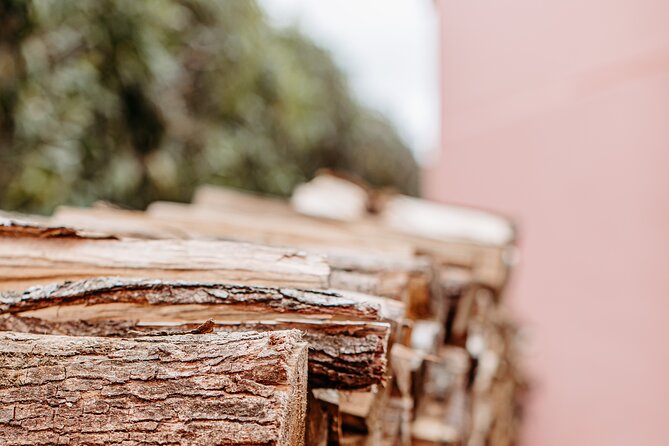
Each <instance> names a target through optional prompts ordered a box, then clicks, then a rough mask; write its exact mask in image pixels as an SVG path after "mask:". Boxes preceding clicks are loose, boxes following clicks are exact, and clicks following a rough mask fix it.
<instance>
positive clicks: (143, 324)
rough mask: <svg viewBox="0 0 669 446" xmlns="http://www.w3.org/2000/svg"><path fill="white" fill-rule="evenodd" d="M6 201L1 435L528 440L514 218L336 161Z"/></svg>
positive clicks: (16, 440) (29, 438)
mask: <svg viewBox="0 0 669 446" xmlns="http://www.w3.org/2000/svg"><path fill="white" fill-rule="evenodd" d="M4 216H5V217H6V218H4V219H2V220H0V337H1V339H0V368H2V369H3V372H2V378H0V399H1V400H2V402H3V405H2V408H0V440H1V442H2V444H8V445H14V444H16V445H18V444H26V445H33V444H34V445H37V444H87V445H97V444H100V445H102V444H118V445H121V444H123V445H131V444H146V445H163V444H186V445H205V444H207V445H210V444H221V445H223V444H245V445H251V444H253V445H256V444H266V445H299V444H306V445H314V446H322V445H323V446H324V445H373V446H375V445H387V446H405V445H461V446H479V445H481V446H483V445H494V446H497V445H499V446H506V445H514V444H516V442H517V435H518V429H519V423H520V421H521V415H522V414H521V403H522V396H523V393H524V391H525V387H526V384H525V380H524V376H523V374H522V370H521V369H520V365H519V361H520V358H519V351H518V329H517V327H516V325H515V323H514V320H513V318H512V317H511V315H510V313H509V310H508V309H507V307H506V306H505V304H504V290H505V285H506V283H507V280H508V277H509V274H510V271H511V268H512V266H513V263H514V261H515V258H516V248H515V246H514V241H515V232H514V228H513V226H512V225H511V224H510V223H509V222H508V221H507V220H505V219H504V218H501V217H499V216H496V215H493V214H490V213H486V212H483V211H479V210H474V209H468V208H463V207H454V206H446V205H438V204H434V203H429V202H427V201H424V200H419V199H415V198H410V197H404V196H397V195H393V194H390V193H386V192H382V191H375V190H371V189H369V188H367V187H366V186H365V185H361V184H357V183H356V182H354V181H350V180H348V179H346V178H342V177H340V176H337V175H333V174H328V173H326V174H323V175H321V176H318V177H316V178H315V179H314V180H313V181H311V182H310V183H306V184H304V185H302V186H300V187H299V188H298V189H297V190H296V191H295V193H294V195H293V198H292V200H291V201H290V202H287V201H281V200H277V199H271V198H267V197H260V196H256V195H253V194H250V193H245V192H239V191H233V190H226V189H221V188H216V187H202V188H200V189H199V190H198V192H197V194H196V195H195V197H194V200H193V203H192V204H178V203H164V202H157V203H154V204H152V205H151V206H150V207H149V208H148V209H147V211H145V212H139V211H128V210H120V209H115V208H113V207H110V206H108V205H98V206H94V207H93V208H71V207H62V208H59V209H58V210H57V211H56V212H55V213H54V215H53V216H52V217H50V218H48V219H45V218H38V217H35V218H32V217H30V216H21V218H20V219H17V218H13V217H12V215H11V214H6V213H5V214H4Z"/></svg>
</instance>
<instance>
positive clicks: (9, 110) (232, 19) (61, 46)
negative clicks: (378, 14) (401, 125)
mask: <svg viewBox="0 0 669 446" xmlns="http://www.w3.org/2000/svg"><path fill="white" fill-rule="evenodd" d="M0 163H2V164H1V165H0V167H1V168H0V188H1V189H0V206H1V207H3V208H5V209H20V210H26V211H33V212H35V211H37V212H49V211H50V210H52V208H53V207H54V206H55V205H57V204H60V203H70V204H76V205H85V204H89V203H91V202H92V201H94V200H99V199H105V200H110V201H113V202H116V203H120V204H124V205H127V206H130V207H138V208H139V207H143V206H145V205H146V204H147V203H149V202H150V201H152V200H156V199H169V200H188V199H189V198H190V196H191V194H192V191H193V188H194V187H195V186H196V185H197V184H200V183H204V182H207V183H213V184H223V185H229V186H234V187H239V188H245V189H251V190H256V191H260V192H266V193H272V194H278V195H286V194H289V193H290V192H291V190H292V188H293V187H294V186H295V185H296V184H297V183H299V182H301V181H304V180H306V179H308V178H309V177H310V176H312V175H313V173H314V171H315V170H316V169H318V168H320V167H330V168H335V169H339V170H343V171H347V172H350V173H353V174H356V175H359V176H360V177H362V178H363V179H366V180H367V181H369V182H371V183H372V184H374V185H377V186H392V187H395V188H397V189H399V190H401V191H404V192H407V193H413V194H415V193H416V192H417V185H418V169H417V167H416V163H415V161H414V159H413V157H412V155H411V153H410V151H409V150H408V149H407V148H406V146H405V145H404V144H403V142H402V141H401V139H400V138H399V137H398V136H397V134H396V132H395V131H394V129H393V128H392V127H391V126H390V125H389V123H388V122H387V120H385V119H384V118H383V117H381V116H379V115H378V114H376V113H374V112H372V111H370V110H367V109H365V108H364V107H362V106H360V105H359V104H358V103H357V102H356V101H355V100H354V99H353V98H352V96H351V94H350V92H349V89H348V86H347V85H346V81H345V78H344V77H343V76H342V74H341V72H340V71H339V69H338V68H337V67H336V66H335V64H334V63H333V61H332V58H331V57H330V55H329V54H328V53H327V51H325V50H323V49H321V48H319V47H317V46H315V45H314V44H313V43H311V42H310V41H309V40H308V39H306V38H305V37H304V36H302V35H301V34H300V33H298V32H297V31H296V30H294V29H276V28H274V27H272V26H270V25H268V23H267V21H266V19H265V17H264V16H263V14H262V12H261V10H260V9H259V8H258V6H257V5H256V4H255V2H253V1H241V0H240V1H221V2H212V1H208V0H144V1H136V0H98V1H80V0H33V1H29V0H3V1H2V2H0Z"/></svg>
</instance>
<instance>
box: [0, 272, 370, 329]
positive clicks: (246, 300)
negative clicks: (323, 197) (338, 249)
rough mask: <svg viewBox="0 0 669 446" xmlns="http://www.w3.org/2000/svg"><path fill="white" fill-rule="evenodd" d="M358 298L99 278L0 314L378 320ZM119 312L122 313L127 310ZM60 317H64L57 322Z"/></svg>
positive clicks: (1, 306)
mask: <svg viewBox="0 0 669 446" xmlns="http://www.w3.org/2000/svg"><path fill="white" fill-rule="evenodd" d="M352 296H355V297H352ZM358 296H359V295H357V294H356V295H348V296H344V295H342V294H341V293H336V292H332V291H319V290H314V291H306V290H298V289H294V288H273V287H263V286H247V285H227V284H211V283H203V282H182V281H168V280H155V279H153V280H150V279H126V278H121V277H101V278H96V279H89V280H80V281H73V282H70V281H66V282H56V283H52V284H48V285H44V286H35V287H31V288H28V289H26V290H25V291H9V292H4V293H0V312H1V313H19V312H26V311H35V310H39V309H44V308H53V307H61V310H63V308H62V307H63V306H66V305H77V304H83V305H85V306H87V307H92V306H93V305H102V304H112V303H125V304H137V305H142V306H165V305H168V306H174V305H201V306H205V307H207V306H214V308H215V307H227V308H229V309H230V310H227V311H236V312H238V313H241V312H263V313H265V314H268V313H279V314H284V313H292V314H304V315H328V316H330V317H334V316H340V317H343V318H346V319H354V320H355V319H361V320H380V319H381V314H382V310H381V308H380V306H379V305H375V302H378V301H379V300H378V299H374V298H373V297H370V300H365V299H364V298H358ZM122 308H125V309H127V307H122ZM142 310H144V311H145V312H148V311H150V310H151V309H150V308H149V307H144V308H142ZM177 310H178V311H177V312H178V313H179V314H178V315H176V316H175V317H177V318H179V319H182V320H183V319H185V320H188V319H187V316H186V315H184V314H183V309H182V308H178V309H177ZM140 314H141V313H140ZM80 315H82V313H80ZM122 315H123V314H122ZM124 315H125V316H127V315H128V314H127V313H125V314H124ZM64 317H65V316H64V313H63V316H62V317H61V319H62V318H64ZM103 317H104V316H103ZM81 318H82V317H75V318H74V319H81Z"/></svg>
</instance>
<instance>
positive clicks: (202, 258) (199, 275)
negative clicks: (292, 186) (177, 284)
mask: <svg viewBox="0 0 669 446" xmlns="http://www.w3.org/2000/svg"><path fill="white" fill-rule="evenodd" d="M41 229H44V228H41ZM24 233H25V231H24V230H23V229H22V228H21V227H19V226H14V227H10V230H6V231H4V232H3V234H2V235H0V290H11V289H25V288H27V287H28V286H31V285H35V284H39V283H49V282H54V281H60V280H76V279H84V278H89V277H99V276H124V277H150V278H165V279H185V280H205V281H211V282H234V283H242V284H254V285H263V284H264V285H274V286H277V285H278V286H288V287H295V288H308V289H322V288H327V287H328V286H329V275H330V268H329V267H328V265H327V263H326V262H325V260H324V258H323V257H322V256H320V255H315V254H308V253H305V252H303V251H299V250H296V249H290V248H277V247H268V246H261V245H251V244H246V243H235V242H224V241H200V240H127V239H123V240H109V239H96V238H90V237H84V236H81V235H78V236H67V237H62V236H60V235H58V236H55V237H47V238H44V237H34V236H28V237H26V236H23V234H24Z"/></svg>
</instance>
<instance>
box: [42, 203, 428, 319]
mask: <svg viewBox="0 0 669 446" xmlns="http://www.w3.org/2000/svg"><path fill="white" fill-rule="evenodd" d="M153 214H155V215H156V217H154V216H152V215H153ZM298 217H299V216H298ZM240 220H241V221H240ZM51 222H52V224H58V225H68V226H70V227H76V228H81V229H84V230H87V231H95V232H100V233H109V234H114V235H117V236H124V237H139V238H145V239H166V238H172V239H194V240H198V239H199V240H202V239H212V238H213V239H222V240H235V241H240V242H251V243H267V244H270V245H276V246H279V245H291V246H296V247H299V248H304V249H305V250H309V251H312V252H314V253H324V254H326V256H327V263H328V265H329V266H330V268H331V271H332V272H331V274H330V286H331V287H332V288H338V289H344V290H351V291H359V292H362V293H367V294H374V295H378V296H385V297H390V298H393V299H397V300H402V301H405V302H408V301H409V300H410V296H407V294H409V293H410V292H411V290H408V289H409V287H413V288H415V286H414V285H412V284H415V283H418V282H421V281H422V282H423V283H427V282H429V281H430V280H431V279H430V277H431V275H432V274H433V273H432V271H431V267H430V263H429V261H428V259H426V258H416V257H415V256H414V255H413V252H412V248H411V247H410V246H409V245H407V244H402V245H401V247H397V248H392V249H388V248H389V247H392V245H390V246H388V245H387V244H386V245H384V246H383V248H384V249H387V250H388V252H385V251H383V252H377V251H376V250H374V249H372V250H367V249H366V245H365V244H369V241H368V239H367V238H365V239H364V240H360V239H356V238H354V239H352V240H351V236H350V235H349V234H346V233H342V234H339V235H338V236H337V237H335V238H334V239H332V240H331V242H328V241H327V240H328V237H329V236H328V234H329V233H331V232H332V231H331V230H330V231H325V232H323V231H322V230H321V228H318V227H316V228H314V230H313V231H311V232H313V236H310V235H309V234H310V232H309V231H307V232H305V231H304V230H303V229H302V228H299V227H295V225H293V224H283V225H282V224H281V222H279V221H277V220H276V218H275V217H274V216H273V217H272V218H270V219H257V218H248V217H245V216H244V215H239V214H236V213H235V212H234V211H226V212H216V211H211V212H208V211H204V210H200V209H199V208H192V207H189V206H186V205H184V204H180V203H165V202H159V203H154V204H153V205H152V206H151V207H150V210H149V213H142V212H138V211H126V210H119V209H108V208H93V209H83V208H72V207H59V208H58V209H57V211H56V213H55V214H54V216H53V217H52V219H51ZM282 234H283V235H282ZM417 292H419V291H417ZM423 294H426V293H425V292H423ZM420 311H422V312H425V310H424V309H423V310H420Z"/></svg>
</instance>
